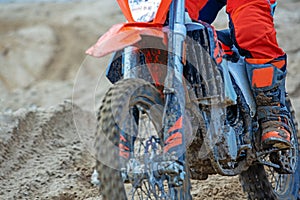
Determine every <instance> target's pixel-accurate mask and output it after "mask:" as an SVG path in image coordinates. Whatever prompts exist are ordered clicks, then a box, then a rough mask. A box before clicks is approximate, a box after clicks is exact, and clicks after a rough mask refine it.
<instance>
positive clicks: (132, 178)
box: [95, 79, 191, 199]
mask: <svg viewBox="0 0 300 200" xmlns="http://www.w3.org/2000/svg"><path fill="white" fill-rule="evenodd" d="M162 111H163V99H162V95H161V93H160V92H159V91H158V90H157V89H156V88H155V87H154V86H153V85H152V84H150V83H148V82H146V81H144V80H141V79H125V80H121V81H119V82H117V83H116V84H115V85H114V86H112V87H111V88H110V90H109V91H108V92H107V93H106V95H105V98H104V100H103V102H102V106H101V107H100V110H99V113H98V128H97V133H96V140H95V147H96V158H97V163H96V170H97V171H98V173H99V175H98V178H99V180H100V182H101V194H102V196H103V199H191V196H190V193H189V191H190V182H189V175H188V173H187V170H186V169H185V166H181V165H180V164H178V163H176V162H175V161H172V160H170V159H166V157H165V156H164V155H163V151H162V150H163V142H162V139H161V138H162V135H161V127H162V126H161V122H162ZM169 166H175V168H176V167H178V169H179V171H178V172H179V173H180V174H185V179H184V182H183V184H182V185H181V186H180V187H178V185H176V181H174V178H173V177H174V174H167V173H164V172H165V169H166V168H168V167H169Z"/></svg>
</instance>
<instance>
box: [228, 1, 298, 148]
mask: <svg viewBox="0 0 300 200" xmlns="http://www.w3.org/2000/svg"><path fill="white" fill-rule="evenodd" d="M227 12H228V14H229V16H230V19H231V30H232V34H233V35H234V38H235V45H236V46H237V47H238V48H239V50H240V53H241V54H242V55H244V56H245V57H246V63H247V70H248V76H249V80H250V83H251V86H252V90H253V94H254V97H255V99H256V103H257V111H258V118H259V123H260V126H261V128H262V144H263V147H264V148H269V147H272V146H273V147H278V148H281V149H284V148H288V147H290V145H291V144H290V137H291V134H292V131H291V126H290V116H291V115H290V112H289V111H288V109H287V107H286V105H285V104H286V102H285V96H286V90H285V77H286V55H285V53H284V52H283V51H282V49H281V48H279V46H278V43H277V40H276V31H275V28H274V23H273V16H272V14H271V13H272V12H271V6H270V2H269V1H268V0H252V1H249V0H227Z"/></svg>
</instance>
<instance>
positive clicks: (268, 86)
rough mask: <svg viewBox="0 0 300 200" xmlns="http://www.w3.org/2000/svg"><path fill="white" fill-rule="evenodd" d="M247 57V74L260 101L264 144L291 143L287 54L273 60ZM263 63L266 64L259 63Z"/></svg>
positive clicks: (258, 105) (287, 145) (284, 147)
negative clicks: (287, 96)
mask: <svg viewBox="0 0 300 200" xmlns="http://www.w3.org/2000/svg"><path fill="white" fill-rule="evenodd" d="M265 61H266V60H261V59H260V60H258V59H256V60H254V59H246V65H247V72H248V77H249V80H250V83H251V86H252V91H253V95H254V97H255V100H256V104H257V114H258V120H259V125H260V127H261V129H262V137H261V142H262V147H263V148H264V149H268V148H272V147H275V148H278V149H287V148H290V147H291V142H290V141H291V134H293V133H292V128H291V113H290V112H289V110H288V109H287V107H286V95H287V93H286V90H285V78H286V55H284V56H281V57H279V58H277V59H274V60H272V61H268V62H265ZM258 63H263V64H258Z"/></svg>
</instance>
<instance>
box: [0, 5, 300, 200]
mask: <svg viewBox="0 0 300 200" xmlns="http://www.w3.org/2000/svg"><path fill="white" fill-rule="evenodd" d="M299 7H300V2H298V1H291V0H290V1H279V8H278V9H277V13H276V18H275V22H276V27H277V30H278V38H279V39H278V40H279V43H280V45H281V46H282V47H283V48H284V49H285V50H286V52H287V53H288V56H289V60H288V62H289V73H288V81H287V88H288V91H289V93H290V97H291V98H292V100H293V102H294V107H295V108H296V112H297V113H298V115H297V117H298V119H299V118H300V68H299V67H298V63H299V61H300V43H299V42H298V41H300V35H299V34H298V33H299V31H300V27H299V23H300V13H299ZM224 16H225V14H224V13H221V17H220V18H219V19H218V21H217V22H216V26H217V27H219V28H222V27H225V26H226V23H225V21H226V18H224ZM222 17H223V18H222ZM122 21H124V19H123V17H122V14H121V12H120V10H119V9H118V7H117V5H116V3H115V2H114V1H104V0H98V1H92V0H89V1H88V0H86V1H74V2H73V3H32V4H29V3H23V4H22V3H14V4H0V169H1V170H0V199H12V200H13V199H61V200H68V199H99V197H98V190H97V188H95V187H94V186H93V185H92V184H91V183H90V176H91V174H92V170H93V165H94V159H93V157H92V148H91V140H90V138H91V137H92V136H93V134H94V128H95V114H94V111H95V110H96V108H97V107H98V105H99V102H100V99H101V96H102V95H103V93H104V91H105V90H106V89H107V87H108V85H109V83H108V82H107V81H105V80H104V77H103V72H104V70H105V63H106V61H107V58H104V59H100V60H94V59H90V58H89V59H85V55H84V51H85V50H86V49H87V48H88V47H89V46H90V45H92V44H93V42H95V41H96V40H97V38H98V37H99V36H100V35H101V34H103V33H104V32H105V31H106V30H107V29H108V28H109V27H110V26H111V25H112V24H115V23H117V22H122ZM83 61H85V62H83ZM99 77H100V78H99ZM72 102H73V103H74V106H72V105H73V104H72ZM192 193H193V196H194V197H195V199H199V200H200V199H228V198H231V199H245V195H244V194H243V192H242V190H241V187H240V185H239V182H238V178H237V177H230V178H228V177H222V176H211V177H209V179H208V180H206V181H193V190H192Z"/></svg>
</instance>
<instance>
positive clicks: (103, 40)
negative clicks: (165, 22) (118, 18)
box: [86, 22, 167, 58]
mask: <svg viewBox="0 0 300 200" xmlns="http://www.w3.org/2000/svg"><path fill="white" fill-rule="evenodd" d="M142 35H147V36H155V37H159V38H162V39H164V41H166V37H167V36H166V34H165V33H164V32H163V27H162V25H161V24H149V23H142V22H136V23H122V24H116V25H114V26H112V27H111V28H110V29H109V31H107V32H106V33H105V34H104V35H102V36H101V37H100V38H99V40H98V41H97V42H96V44H94V45H93V46H92V47H90V48H89V49H88V50H86V54H88V55H91V56H94V57H97V58H100V57H103V56H106V55H108V54H110V53H112V52H115V51H118V50H121V49H124V48H125V47H128V46H131V45H135V44H136V43H138V42H139V41H140V40H141V39H142V37H141V36H142Z"/></svg>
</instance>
